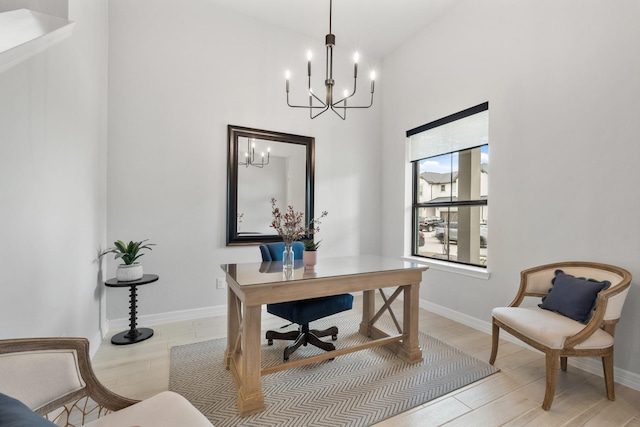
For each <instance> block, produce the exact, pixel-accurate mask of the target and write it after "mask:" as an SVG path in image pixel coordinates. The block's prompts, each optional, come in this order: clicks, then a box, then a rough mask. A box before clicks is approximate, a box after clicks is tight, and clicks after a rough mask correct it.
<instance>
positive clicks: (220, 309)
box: [105, 305, 227, 331]
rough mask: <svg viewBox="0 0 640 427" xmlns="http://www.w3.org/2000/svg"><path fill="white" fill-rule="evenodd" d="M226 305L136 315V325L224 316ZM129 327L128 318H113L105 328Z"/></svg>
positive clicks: (143, 325) (110, 329)
mask: <svg viewBox="0 0 640 427" xmlns="http://www.w3.org/2000/svg"><path fill="white" fill-rule="evenodd" d="M226 315H227V306H226V305H219V306H212V307H202V308H194V309H191V310H180V311H170V312H167V313H158V314H148V315H143V316H138V321H137V324H138V326H141V327H145V326H153V325H160V324H162V323H172V322H181V321H183V320H195V319H200V318H202V317H213V316H226ZM128 327H129V318H121V319H113V320H110V321H107V328H106V329H105V330H109V331H112V330H114V329H127V328H128Z"/></svg>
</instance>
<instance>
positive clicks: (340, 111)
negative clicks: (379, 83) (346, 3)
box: [286, 0, 375, 120]
mask: <svg viewBox="0 0 640 427" xmlns="http://www.w3.org/2000/svg"><path fill="white" fill-rule="evenodd" d="M332 3H333V0H329V34H327V36H326V37H325V45H326V47H327V57H326V78H325V81H324V86H325V89H326V94H325V99H324V101H323V100H322V99H320V98H319V97H318V96H316V94H315V93H314V92H313V89H312V88H311V51H309V52H307V77H308V82H309V83H308V91H309V105H291V103H290V102H289V77H290V73H289V71H287V72H286V80H287V82H286V90H287V105H288V106H289V107H293V108H307V109H309V117H310V118H312V119H315V118H316V117H318V116H319V115H320V114H322V113H324V112H325V111H327V110H329V109H331V111H333V112H334V113H336V114H337V115H338V117H340V118H341V119H342V120H345V119H346V118H347V109H350V108H369V107H371V106H372V105H373V91H374V88H375V72H374V71H372V72H371V102H370V103H369V105H347V100H348V99H349V98H351V97H352V96H353V95H355V94H356V83H357V80H358V53H357V52H356V53H355V55H354V57H353V61H354V64H353V92H351V94H349V91H348V90H345V91H344V93H343V97H342V98H341V99H339V100H337V101H335V100H334V99H335V98H334V96H333V86H334V84H335V81H334V80H333V47H334V46H335V45H336V36H335V35H333V34H332V33H331V10H332ZM317 110H320V111H319V112H315V111H317Z"/></svg>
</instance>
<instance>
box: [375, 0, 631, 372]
mask: <svg viewBox="0 0 640 427" xmlns="http://www.w3.org/2000/svg"><path fill="white" fill-rule="evenodd" d="M638 22H640V3H638V2H637V1H631V0H627V1H618V2H603V1H599V0H587V1H585V0H571V1H569V0H565V1H562V2H558V1H554V0H544V1H541V0H535V1H534V0H526V1H525V0H522V1H518V2H513V1H508V0H485V1H482V2H478V1H474V0H467V1H463V2H461V3H460V4H459V5H458V6H457V7H456V8H454V9H452V10H451V11H450V12H449V13H448V14H446V15H444V16H443V17H442V19H441V20H439V21H437V22H434V23H432V24H431V25H429V27H428V28H425V29H424V30H423V31H422V32H421V33H420V34H418V35H417V36H416V37H414V38H413V39H412V40H410V41H409V42H408V43H406V44H405V45H404V46H403V47H402V49H400V50H398V51H396V52H395V53H394V54H392V55H390V56H388V57H387V58H385V60H384V64H383V65H384V72H385V79H384V80H385V88H384V93H383V97H384V104H383V107H384V108H383V123H384V124H383V151H382V155H383V158H384V159H385V161H384V180H383V193H382V194H383V200H384V201H385V203H384V206H383V211H382V224H383V237H382V239H383V241H384V242H385V244H384V245H383V248H384V251H383V252H384V255H389V256H398V255H401V254H407V253H408V243H407V242H406V240H405V239H406V238H407V237H408V236H410V231H409V230H410V216H409V213H410V211H409V209H408V206H409V203H410V198H409V197H408V195H409V194H410V193H404V194H403V193H402V192H401V191H399V189H402V188H408V183H409V182H410V181H409V180H408V175H407V173H406V171H407V162H406V159H405V153H404V151H403V150H402V149H399V147H401V146H403V144H404V135H405V131H406V130H408V129H412V128H414V127H416V126H419V125H422V124H424V123H428V122H430V121H433V120H435V119H439V118H441V117H444V116H447V115H449V114H452V113H455V112H457V111H460V110H463V109H465V108H468V107H471V106H473V105H477V104H479V103H481V102H484V101H489V141H490V156H491V160H490V162H491V167H490V175H489V191H490V196H489V205H490V207H491V220H490V221H491V226H490V237H489V241H490V242H491V243H490V247H489V260H490V264H489V268H488V269H489V271H490V272H491V277H490V279H489V280H488V281H485V280H480V279H473V278H470V277H466V276H461V275H458V274H451V273H446V272H443V271H436V270H434V269H431V270H429V271H427V272H426V273H425V276H424V282H423V285H422V289H421V295H420V296H421V298H424V299H426V300H428V301H429V302H432V303H434V304H438V305H440V306H443V307H446V308H448V309H451V310H454V311H457V312H460V313H463V314H465V315H468V316H471V317H474V318H477V319H480V320H482V321H484V322H489V321H490V312H491V309H492V308H493V307H494V306H498V305H505V304H508V303H509V302H510V301H511V299H512V297H513V296H514V295H515V292H516V289H517V286H518V282H519V272H520V271H521V270H523V269H525V268H527V267H531V266H535V265H539V264H542V263H547V262H554V261H560V260H589V261H598V262H605V263H611V264H616V265H619V266H621V267H624V268H626V269H628V270H629V271H630V272H631V273H632V274H633V275H634V277H635V279H634V280H633V283H632V286H631V291H630V293H629V296H628V298H627V301H626V305H625V309H624V312H623V318H622V320H621V322H620V323H619V326H618V330H617V334H616V355H615V361H616V366H617V367H618V368H621V369H623V370H626V371H628V372H632V373H636V374H638V373H640V340H639V339H638V334H637V326H636V325H638V324H639V323H640V310H639V309H638V304H639V301H640V295H639V291H638V278H640V263H639V262H638V260H639V259H640V221H639V220H638V215H639V214H638V212H639V211H640V191H638V188H637V183H638V182H640V168H638V160H639V159H640V144H638V135H640V120H638V112H639V111H640V79H639V78H638V76H640V56H639V55H637V52H638V51H639V48H640V26H639V25H638V24H637V23H638Z"/></svg>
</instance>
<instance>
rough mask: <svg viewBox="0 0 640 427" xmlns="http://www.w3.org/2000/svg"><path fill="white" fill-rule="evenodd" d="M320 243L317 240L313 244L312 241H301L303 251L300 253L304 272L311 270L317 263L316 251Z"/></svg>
mask: <svg viewBox="0 0 640 427" xmlns="http://www.w3.org/2000/svg"><path fill="white" fill-rule="evenodd" d="M320 242H322V240H318V241H317V242H314V241H313V239H309V240H303V241H302V244H304V251H303V252H302V263H303V264H304V269H305V270H313V269H314V268H315V266H316V263H317V261H318V254H317V252H316V251H317V250H318V247H319V246H320Z"/></svg>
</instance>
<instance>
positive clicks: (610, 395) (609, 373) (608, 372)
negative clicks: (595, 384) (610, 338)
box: [602, 349, 616, 400]
mask: <svg viewBox="0 0 640 427" xmlns="http://www.w3.org/2000/svg"><path fill="white" fill-rule="evenodd" d="M602 368H603V369H604V385H605V387H606V389H607V399H609V400H616V390H615V384H614V382H613V349H611V354H609V355H607V356H602Z"/></svg>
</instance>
